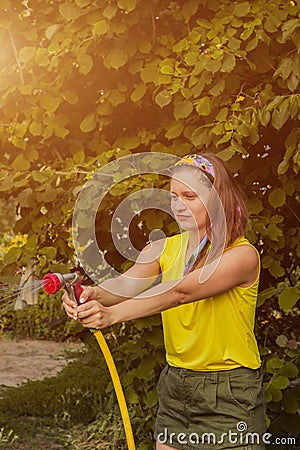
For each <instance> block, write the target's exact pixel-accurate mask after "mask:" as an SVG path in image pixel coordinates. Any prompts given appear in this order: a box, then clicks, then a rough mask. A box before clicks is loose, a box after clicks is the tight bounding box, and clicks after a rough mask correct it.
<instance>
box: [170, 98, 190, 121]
mask: <svg viewBox="0 0 300 450" xmlns="http://www.w3.org/2000/svg"><path fill="white" fill-rule="evenodd" d="M192 111H193V104H192V102H190V101H189V100H183V101H182V102H178V103H176V104H175V105H174V117H175V119H176V120H178V119H185V118H186V117H188V116H189V115H190V114H191V113H192Z"/></svg>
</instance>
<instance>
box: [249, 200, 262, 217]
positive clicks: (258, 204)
mask: <svg viewBox="0 0 300 450" xmlns="http://www.w3.org/2000/svg"><path fill="white" fill-rule="evenodd" d="M248 208H249V211H250V214H259V213H260V212H261V211H262V210H263V204H262V201H261V200H260V199H259V198H257V197H251V198H250V199H249V200H248Z"/></svg>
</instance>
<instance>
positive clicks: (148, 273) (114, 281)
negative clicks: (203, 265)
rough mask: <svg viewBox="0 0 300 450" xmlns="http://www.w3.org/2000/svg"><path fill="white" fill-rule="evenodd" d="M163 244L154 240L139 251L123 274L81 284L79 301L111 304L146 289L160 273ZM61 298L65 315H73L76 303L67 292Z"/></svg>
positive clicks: (162, 241) (161, 241)
mask: <svg viewBox="0 0 300 450" xmlns="http://www.w3.org/2000/svg"><path fill="white" fill-rule="evenodd" d="M163 246H164V240H159V241H155V242H153V243H152V244H149V245H147V246H146V247H145V248H144V249H143V250H142V251H141V253H140V255H139V257H138V258H137V261H136V263H135V264H134V265H133V266H132V267H131V268H130V269H128V270H127V271H126V272H125V273H124V274H122V275H120V276H118V277H116V278H110V279H108V280H105V281H104V282H103V283H101V284H100V285H99V286H95V287H92V286H82V287H83V292H82V294H81V297H80V298H81V301H82V302H85V301H89V300H96V301H98V302H101V304H102V305H105V306H112V305H116V304H118V303H120V302H123V301H124V300H127V299H129V298H132V297H134V296H136V295H137V294H139V293H140V292H142V291H143V290H145V289H147V288H148V287H149V286H151V284H153V282H154V281H155V280H156V278H157V277H158V275H159V274H160V265H159V257H160V255H161V252H162V250H163ZM62 300H63V306H64V309H65V310H66V313H67V315H68V316H69V317H74V310H76V307H77V304H76V303H74V301H72V299H71V298H70V297H69V295H68V294H67V293H65V294H64V295H63V297H62Z"/></svg>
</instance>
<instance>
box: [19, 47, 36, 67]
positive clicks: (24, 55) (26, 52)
mask: <svg viewBox="0 0 300 450" xmlns="http://www.w3.org/2000/svg"><path fill="white" fill-rule="evenodd" d="M35 52H36V48H35V47H23V48H21V50H20V51H19V60H20V61H21V62H22V63H24V64H25V63H27V62H28V61H30V60H31V59H32V58H34V56H35Z"/></svg>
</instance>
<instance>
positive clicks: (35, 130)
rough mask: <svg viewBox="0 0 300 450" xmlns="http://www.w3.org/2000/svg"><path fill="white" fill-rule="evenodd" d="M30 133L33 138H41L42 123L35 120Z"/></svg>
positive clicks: (30, 126)
mask: <svg viewBox="0 0 300 450" xmlns="http://www.w3.org/2000/svg"><path fill="white" fill-rule="evenodd" d="M29 131H30V133H31V134H32V135H33V136H41V135H42V124H41V123H40V122H36V121H35V120H33V121H32V122H31V124H30V125H29Z"/></svg>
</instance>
